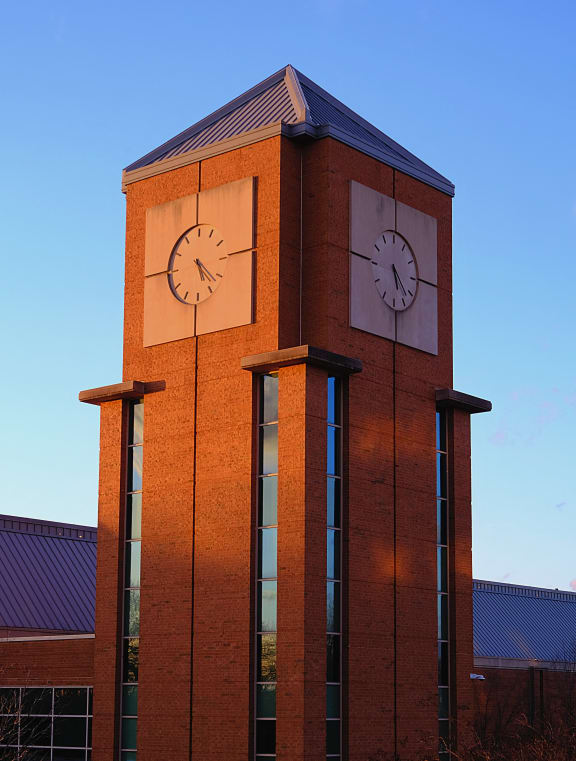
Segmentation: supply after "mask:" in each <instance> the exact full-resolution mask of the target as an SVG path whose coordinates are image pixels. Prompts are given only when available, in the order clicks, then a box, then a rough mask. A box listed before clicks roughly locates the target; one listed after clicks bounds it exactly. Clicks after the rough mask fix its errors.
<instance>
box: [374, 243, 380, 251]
mask: <svg viewBox="0 0 576 761" xmlns="http://www.w3.org/2000/svg"><path fill="white" fill-rule="evenodd" d="M374 248H375V249H376V251H378V252H380V249H379V248H378V246H377V245H376V244H374Z"/></svg>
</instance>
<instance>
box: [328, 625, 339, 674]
mask: <svg viewBox="0 0 576 761" xmlns="http://www.w3.org/2000/svg"><path fill="white" fill-rule="evenodd" d="M326 681H327V682H339V681H340V637H339V636H338V635H337V634H329V635H328V636H327V637H326Z"/></svg>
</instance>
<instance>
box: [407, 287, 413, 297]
mask: <svg viewBox="0 0 576 761" xmlns="http://www.w3.org/2000/svg"><path fill="white" fill-rule="evenodd" d="M408 293H409V294H410V296H414V294H413V293H412V291H411V290H410V288H408Z"/></svg>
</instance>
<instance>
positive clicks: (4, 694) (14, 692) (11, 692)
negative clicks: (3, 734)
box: [0, 687, 20, 726]
mask: <svg viewBox="0 0 576 761" xmlns="http://www.w3.org/2000/svg"><path fill="white" fill-rule="evenodd" d="M19 702H20V690H18V689H12V688H11V687H3V688H2V689H0V714H13V713H18V710H19V708H20V706H19ZM2 726H4V725H2Z"/></svg>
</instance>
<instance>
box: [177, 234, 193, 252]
mask: <svg viewBox="0 0 576 761" xmlns="http://www.w3.org/2000/svg"><path fill="white" fill-rule="evenodd" d="M184 240H185V241H186V243H190V241H189V240H188V238H187V237H186V236H184ZM178 256H180V254H178Z"/></svg>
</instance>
